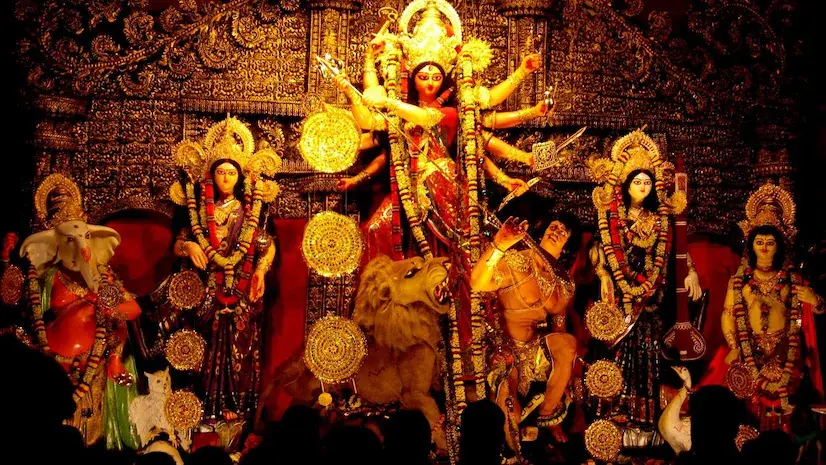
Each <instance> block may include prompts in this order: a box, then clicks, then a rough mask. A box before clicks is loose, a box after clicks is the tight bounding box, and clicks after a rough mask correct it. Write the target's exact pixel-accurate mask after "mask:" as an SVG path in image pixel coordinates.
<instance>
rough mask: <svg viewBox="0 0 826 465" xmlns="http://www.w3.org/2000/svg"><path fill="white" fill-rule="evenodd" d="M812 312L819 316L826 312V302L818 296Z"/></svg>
mask: <svg viewBox="0 0 826 465" xmlns="http://www.w3.org/2000/svg"><path fill="white" fill-rule="evenodd" d="M812 311H813V312H814V313H817V314H821V313H824V312H826V301H824V300H823V298H822V297H820V296H817V303H815V305H814V307H813V309H812Z"/></svg>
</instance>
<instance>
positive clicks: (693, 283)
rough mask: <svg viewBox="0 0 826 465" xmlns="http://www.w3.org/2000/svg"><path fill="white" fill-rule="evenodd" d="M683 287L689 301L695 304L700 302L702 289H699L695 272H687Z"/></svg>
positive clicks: (698, 281)
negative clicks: (686, 291) (686, 290)
mask: <svg viewBox="0 0 826 465" xmlns="http://www.w3.org/2000/svg"><path fill="white" fill-rule="evenodd" d="M685 287H686V289H688V297H689V298H690V299H691V300H693V301H695V302H696V301H697V300H700V296H701V295H702V294H703V289H702V288H701V287H700V277H699V276H697V272H696V271H694V270H691V271H689V272H688V276H686V277H685Z"/></svg>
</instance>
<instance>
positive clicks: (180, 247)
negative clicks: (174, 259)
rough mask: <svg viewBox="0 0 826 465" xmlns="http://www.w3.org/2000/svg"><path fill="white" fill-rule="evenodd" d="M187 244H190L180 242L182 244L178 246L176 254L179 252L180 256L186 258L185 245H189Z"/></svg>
mask: <svg viewBox="0 0 826 465" xmlns="http://www.w3.org/2000/svg"><path fill="white" fill-rule="evenodd" d="M189 242H190V241H182V242H181V243H180V244H179V245H178V252H179V253H180V254H181V255H183V256H186V255H187V253H186V244H187V243H189Z"/></svg>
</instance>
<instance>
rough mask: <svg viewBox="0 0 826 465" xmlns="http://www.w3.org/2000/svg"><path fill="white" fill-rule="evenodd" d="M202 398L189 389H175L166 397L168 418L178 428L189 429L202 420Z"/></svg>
mask: <svg viewBox="0 0 826 465" xmlns="http://www.w3.org/2000/svg"><path fill="white" fill-rule="evenodd" d="M202 409H203V407H202V406H201V400H200V399H198V396H196V395H195V394H193V393H191V392H189V391H175V392H173V393H172V394H170V395H169V397H168V398H167V399H166V419H167V420H169V423H170V424H171V425H172V426H174V427H175V429H177V430H189V429H192V428H194V427H196V426H198V423H200V422H201V414H202V413H203V410H202Z"/></svg>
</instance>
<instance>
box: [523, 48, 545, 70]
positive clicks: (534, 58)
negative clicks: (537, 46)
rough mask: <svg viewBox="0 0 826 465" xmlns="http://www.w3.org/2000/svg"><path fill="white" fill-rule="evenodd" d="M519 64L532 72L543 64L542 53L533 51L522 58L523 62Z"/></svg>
mask: <svg viewBox="0 0 826 465" xmlns="http://www.w3.org/2000/svg"><path fill="white" fill-rule="evenodd" d="M519 66H521V67H522V68H524V69H525V71H528V72H529V73H532V72H534V71H536V70H538V69H539V67H540V66H542V55H540V54H538V53H531V54H530V55H527V56H525V57H523V58H522V63H521V64H520V65H519Z"/></svg>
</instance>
